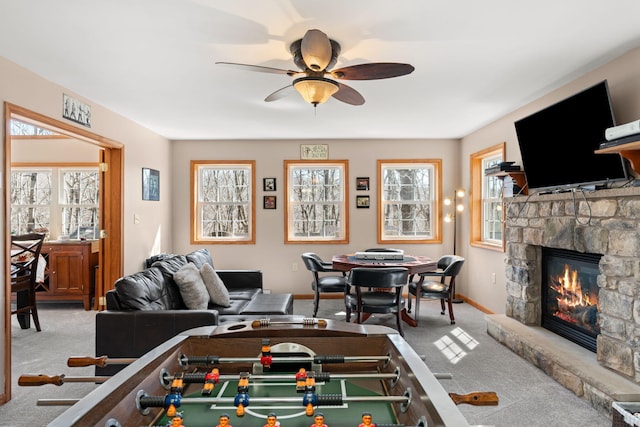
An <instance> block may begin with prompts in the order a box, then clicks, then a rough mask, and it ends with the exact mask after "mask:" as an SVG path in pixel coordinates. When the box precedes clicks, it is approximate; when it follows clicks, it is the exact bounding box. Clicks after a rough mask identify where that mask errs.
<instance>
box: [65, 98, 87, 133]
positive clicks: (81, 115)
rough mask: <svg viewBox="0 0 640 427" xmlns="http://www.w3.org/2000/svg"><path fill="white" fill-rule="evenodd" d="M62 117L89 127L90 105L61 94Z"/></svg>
mask: <svg viewBox="0 0 640 427" xmlns="http://www.w3.org/2000/svg"><path fill="white" fill-rule="evenodd" d="M62 117H63V118H65V119H67V120H71V121H72V122H76V123H80V124H81V125H83V126H86V127H88V128H90V127H91V105H89V104H85V103H84V102H80V101H78V100H77V99H75V98H73V97H71V96H69V95H67V94H66V93H63V94H62Z"/></svg>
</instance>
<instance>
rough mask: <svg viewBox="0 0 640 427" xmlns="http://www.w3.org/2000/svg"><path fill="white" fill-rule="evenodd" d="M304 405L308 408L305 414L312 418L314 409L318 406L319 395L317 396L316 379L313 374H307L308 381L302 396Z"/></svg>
mask: <svg viewBox="0 0 640 427" xmlns="http://www.w3.org/2000/svg"><path fill="white" fill-rule="evenodd" d="M302 404H303V405H304V406H305V407H306V409H305V411H304V413H305V415H306V416H308V417H310V416H312V415H313V412H314V410H313V407H314V406H316V405H317V404H318V395H317V394H316V379H315V377H314V374H313V372H309V373H308V374H307V380H306V383H305V387H304V396H302Z"/></svg>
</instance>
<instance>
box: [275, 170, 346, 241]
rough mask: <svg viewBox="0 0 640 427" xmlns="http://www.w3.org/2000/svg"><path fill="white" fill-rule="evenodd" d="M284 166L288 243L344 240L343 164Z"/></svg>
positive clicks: (344, 178)
mask: <svg viewBox="0 0 640 427" xmlns="http://www.w3.org/2000/svg"><path fill="white" fill-rule="evenodd" d="M285 164H286V165H287V166H286V167H287V186H286V191H287V196H286V205H287V206H286V211H287V223H288V227H287V241H289V242H292V241H332V242H342V241H345V240H347V239H348V235H347V227H346V206H347V205H346V200H347V198H346V188H345V187H346V183H347V182H348V181H347V169H346V161H333V162H332V161H327V162H285Z"/></svg>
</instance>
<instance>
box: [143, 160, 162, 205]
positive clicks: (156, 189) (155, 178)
mask: <svg viewBox="0 0 640 427" xmlns="http://www.w3.org/2000/svg"><path fill="white" fill-rule="evenodd" d="M142 200H153V201H158V200H160V172H159V171H157V170H155V169H148V168H142Z"/></svg>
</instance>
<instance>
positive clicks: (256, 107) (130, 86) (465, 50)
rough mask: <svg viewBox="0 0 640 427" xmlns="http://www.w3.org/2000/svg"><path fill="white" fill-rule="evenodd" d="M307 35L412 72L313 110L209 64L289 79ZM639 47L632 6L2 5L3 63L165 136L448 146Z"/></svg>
mask: <svg viewBox="0 0 640 427" xmlns="http://www.w3.org/2000/svg"><path fill="white" fill-rule="evenodd" d="M312 28H317V29H320V30H322V31H324V32H325V33H326V34H327V35H328V36H329V37H330V38H331V39H334V40H336V41H337V42H338V43H340V45H341V46H342V53H341V54H340V56H339V58H338V63H337V64H336V67H335V68H339V67H344V66H348V65H355V64H360V63H365V62H405V63H410V64H412V65H413V66H415V71H414V72H413V73H412V74H409V75H407V76H403V77H398V78H393V79H385V80H374V81H344V82H345V83H347V84H348V85H349V86H351V87H353V88H355V89H356V90H358V91H359V92H360V93H361V94H362V95H363V96H364V97H365V99H366V103H365V104H364V105H363V106H351V105H348V104H344V103H341V102H339V101H337V100H335V99H331V100H329V101H328V102H327V103H325V104H322V105H320V106H318V108H317V111H315V112H314V109H313V107H312V106H311V105H309V104H306V103H304V101H302V99H301V98H300V96H299V95H298V94H297V93H295V92H293V93H292V95H291V96H289V97H287V98H285V99H281V100H279V101H275V102H271V103H266V102H264V101H263V100H264V98H265V97H266V96H267V95H269V94H271V93H272V92H274V91H275V90H277V89H280V88H281V87H284V86H286V85H287V84H290V83H291V81H292V78H291V77H288V76H286V75H278V74H265V73H256V72H251V71H244V70H238V69H234V68H230V67H224V66H221V65H215V64H214V63H215V62H216V61H226V62H239V63H245V64H255V65H261V66H268V67H276V68H283V69H296V68H295V65H294V64H293V62H292V58H291V55H290V53H289V45H290V44H291V42H293V41H294V40H296V39H299V38H301V37H302V36H303V35H304V33H305V32H306V31H307V30H308V29H312ZM637 46H640V1H637V0H608V1H606V2H605V1H602V0H537V1H514V0H485V1H480V0H437V1H435V0H402V1H400V0H395V1H393V0H348V1H344V0H341V1H337V0H323V1H321V2H320V1H311V0H253V1H250V0H226V1H218V0H182V1H179V0H109V1H88V0H56V1H42V0H40V1H38V0H0V55H1V56H4V57H5V58H7V59H9V60H11V61H13V62H15V63H17V64H19V65H22V66H24V67H26V68H27V69H29V70H32V71H33V72H35V73H37V74H39V75H41V76H43V77H44V78H46V79H48V80H50V81H53V82H55V83H58V84H60V85H62V86H64V87H66V88H68V89H70V90H72V91H74V92H76V93H77V94H79V95H80V96H81V97H82V98H84V99H83V101H85V102H87V103H89V104H101V105H103V106H105V107H106V108H108V109H110V110H113V111H115V112H117V113H119V114H121V115H123V116H126V117H128V118H130V119H132V120H134V121H136V122H138V123H140V124H141V125H143V126H145V127H147V128H149V129H151V130H153V131H155V132H157V133H159V134H161V135H164V136H166V137H167V138H170V139H348V138H459V137H462V136H465V135H467V134H469V133H470V132H472V131H474V130H476V129H478V128H479V127H481V126H483V125H485V124H487V123H490V122H491V121H493V120H495V119H497V118H499V117H501V116H503V115H505V114H506V113H508V112H510V111H513V110H515V109H516V108H518V107H520V106H522V105H524V104H526V103H527V102H529V101H531V100H533V99H535V98H537V97H539V96H541V95H543V94H545V93H547V92H549V91H551V90H552V89H554V88H556V87H559V86H560V85H562V84H564V83H566V82H568V81H570V80H573V79H575V78H576V77H578V76H580V75H581V74H583V73H585V72H587V71H589V70H590V69H593V68H595V67H597V66H599V65H601V64H603V63H606V62H608V61H609V60H611V59H613V58H615V57H617V56H619V55H621V54H623V53H624V52H626V51H628V50H630V49H632V48H634V47H637ZM0 79H1V76H0ZM61 102H62V101H61Z"/></svg>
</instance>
